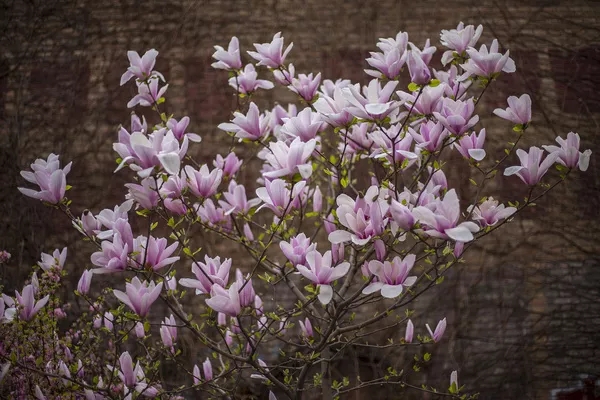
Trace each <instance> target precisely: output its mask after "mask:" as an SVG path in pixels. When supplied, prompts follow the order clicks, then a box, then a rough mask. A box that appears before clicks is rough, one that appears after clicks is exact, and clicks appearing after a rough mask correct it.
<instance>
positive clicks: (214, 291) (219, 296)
mask: <svg viewBox="0 0 600 400" xmlns="http://www.w3.org/2000/svg"><path fill="white" fill-rule="evenodd" d="M240 288H241V285H240V284H239V282H238V281H236V282H233V284H231V286H230V287H229V289H225V288H223V287H222V286H220V285H213V286H212V288H211V290H210V296H211V297H210V298H209V299H206V300H205V301H206V304H207V305H208V306H209V307H210V308H212V309H213V310H215V311H216V312H221V313H223V314H226V315H228V316H230V317H237V316H238V315H239V314H240V312H241V311H242V305H241V303H240V293H239V290H240Z"/></svg>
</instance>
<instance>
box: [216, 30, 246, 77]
mask: <svg viewBox="0 0 600 400" xmlns="http://www.w3.org/2000/svg"><path fill="white" fill-rule="evenodd" d="M214 47H215V50H216V51H215V52H214V53H213V55H212V57H213V58H214V59H215V60H217V62H214V63H212V64H211V67H213V68H216V69H226V70H232V69H240V68H242V59H241V58H240V42H239V41H238V38H237V37H235V36H234V37H232V38H231V40H230V41H229V46H227V50H225V49H224V48H222V47H221V46H214Z"/></svg>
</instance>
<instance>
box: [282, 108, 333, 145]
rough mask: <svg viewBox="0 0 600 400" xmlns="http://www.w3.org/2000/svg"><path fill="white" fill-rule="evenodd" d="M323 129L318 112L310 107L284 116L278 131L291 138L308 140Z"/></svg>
mask: <svg viewBox="0 0 600 400" xmlns="http://www.w3.org/2000/svg"><path fill="white" fill-rule="evenodd" d="M321 130H323V122H322V121H321V119H320V118H319V114H318V113H315V112H313V111H312V110H311V109H310V107H306V108H305V109H304V110H302V111H300V112H299V113H298V115H296V116H295V117H290V118H285V122H284V124H283V125H282V126H281V128H280V130H279V133H280V134H283V135H285V136H287V137H288V138H291V139H296V138H299V139H300V140H301V141H302V142H305V143H306V142H309V141H311V140H313V139H315V137H316V136H317V133H319V131H321Z"/></svg>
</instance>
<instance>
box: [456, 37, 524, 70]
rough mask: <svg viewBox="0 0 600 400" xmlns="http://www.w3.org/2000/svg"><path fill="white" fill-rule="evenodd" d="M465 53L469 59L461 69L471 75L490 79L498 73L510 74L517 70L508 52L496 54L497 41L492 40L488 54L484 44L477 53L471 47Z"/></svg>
mask: <svg viewBox="0 0 600 400" xmlns="http://www.w3.org/2000/svg"><path fill="white" fill-rule="evenodd" d="M466 51H467V54H468V55H469V57H470V58H469V60H468V61H467V62H466V63H465V64H462V65H461V67H463V69H464V70H465V71H467V72H468V73H470V74H471V75H476V76H482V77H485V78H492V77H494V76H495V75H497V74H499V73H500V72H507V73H511V72H515V71H516V70H517V68H516V67H515V62H514V61H513V59H512V58H510V57H509V54H510V52H509V51H508V50H507V51H506V53H504V54H502V53H499V52H498V39H494V41H493V42H492V45H491V46H490V50H489V52H488V49H487V47H486V45H485V44H482V45H481V47H480V48H479V51H477V49H474V48H473V47H470V48H468V49H467V50H466Z"/></svg>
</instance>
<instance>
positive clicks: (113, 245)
mask: <svg viewBox="0 0 600 400" xmlns="http://www.w3.org/2000/svg"><path fill="white" fill-rule="evenodd" d="M132 243H133V242H132ZM101 247H102V250H101V251H97V252H95V253H93V254H92V256H91V261H92V264H94V265H96V266H98V267H101V268H96V269H94V270H93V271H94V273H95V274H105V273H110V272H117V271H124V270H125V268H127V265H128V262H129V260H128V258H127V255H128V254H129V249H132V250H133V244H129V243H127V241H126V238H125V240H124V238H123V236H122V235H121V234H120V233H119V232H116V233H115V234H114V236H113V240H112V242H111V241H109V240H103V241H102V244H101Z"/></svg>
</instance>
